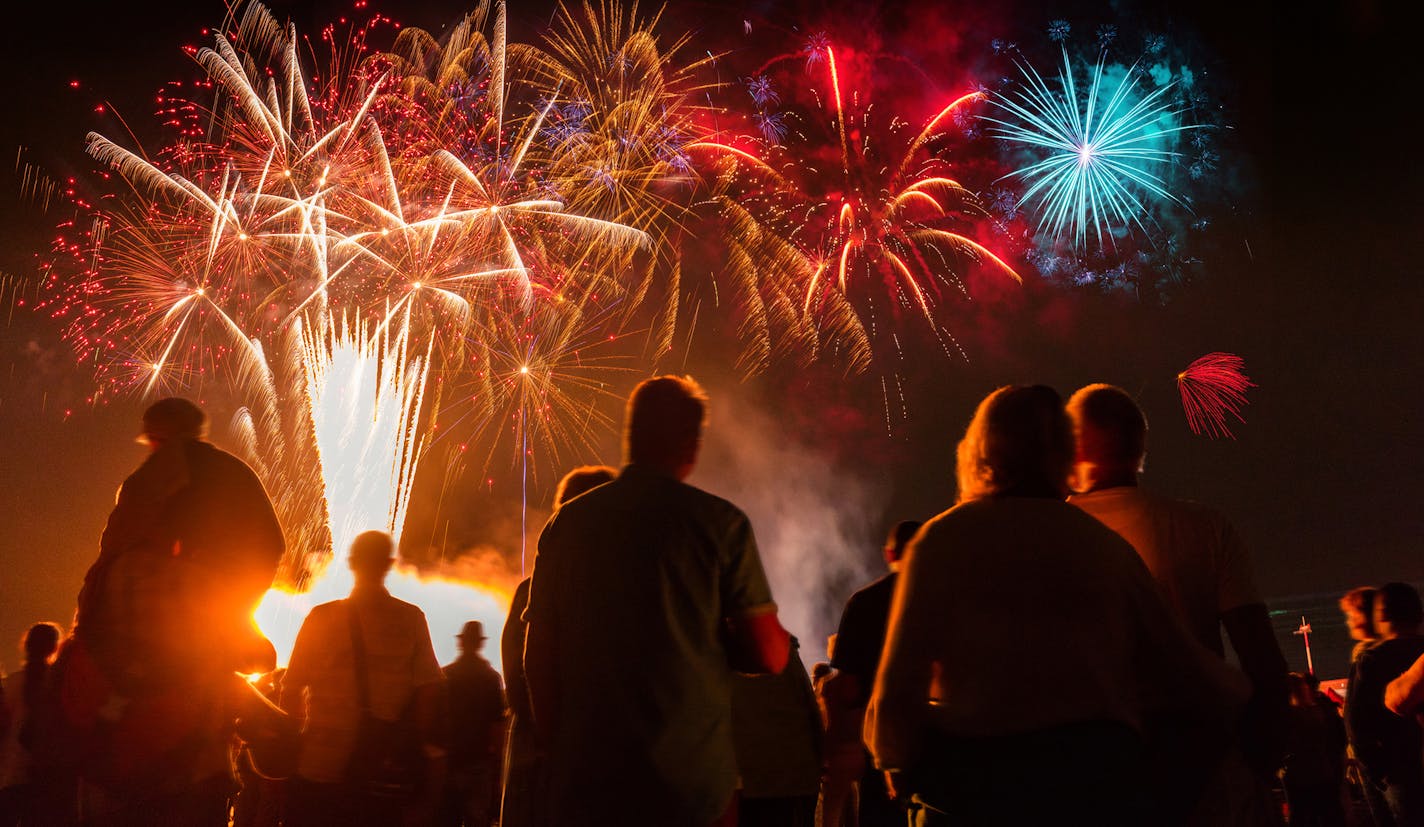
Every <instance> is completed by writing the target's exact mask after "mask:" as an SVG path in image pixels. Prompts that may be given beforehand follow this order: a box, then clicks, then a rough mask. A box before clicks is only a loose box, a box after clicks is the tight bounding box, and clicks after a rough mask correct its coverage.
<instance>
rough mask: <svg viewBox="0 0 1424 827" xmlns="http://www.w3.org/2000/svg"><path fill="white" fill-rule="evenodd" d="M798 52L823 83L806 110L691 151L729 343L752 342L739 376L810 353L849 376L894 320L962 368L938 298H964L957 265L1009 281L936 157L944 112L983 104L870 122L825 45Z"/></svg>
mask: <svg viewBox="0 0 1424 827" xmlns="http://www.w3.org/2000/svg"><path fill="white" fill-rule="evenodd" d="M808 49H810V50H811V52H810V54H811V55H814V56H816V59H815V60H814V61H811V62H810V63H809V64H808V67H809V69H810V71H814V72H818V73H820V72H822V71H823V73H824V79H825V81H826V83H827V85H828V87H829V94H828V95H827V96H824V97H823V96H822V95H821V94H819V93H816V94H815V100H816V106H815V107H814V108H811V109H809V110H794V109H793V110H791V111H789V112H787V113H785V114H784V115H782V116H781V117H782V118H783V122H784V124H785V126H784V129H782V130H778V131H777V133H776V135H775V140H771V138H772V137H773V136H770V135H767V136H765V138H764V139H762V140H758V139H757V138H755V137H750V136H748V135H735V134H728V135H726V136H724V137H723V138H721V139H720V140H717V141H704V142H700V143H698V144H696V145H695V148H696V149H698V150H699V151H701V152H703V153H705V154H706V155H707V156H710V157H711V158H712V159H713V162H712V163H710V164H709V170H710V171H711V174H714V175H717V176H720V177H719V178H718V179H717V186H718V187H719V188H720V189H719V190H718V193H719V199H720V200H718V201H717V202H716V203H717V204H718V208H719V214H720V217H721V218H722V220H724V221H725V222H726V223H727V226H728V227H729V231H728V232H726V233H725V237H726V238H727V239H728V241H727V246H728V249H729V250H730V253H731V255H730V260H729V262H728V266H727V267H726V268H725V271H724V276H723V278H724V280H725V281H726V282H728V283H729V284H730V285H731V286H732V288H733V290H734V295H735V297H736V300H737V306H738V307H740V308H743V320H742V325H741V327H740V328H739V333H740V334H741V336H742V338H743V339H744V340H747V341H751V342H755V345H754V346H752V347H750V348H749V351H748V353H746V354H744V356H743V365H742V367H743V369H744V370H746V371H748V372H756V371H759V370H764V369H765V368H766V367H767V366H768V365H769V364H770V361H771V359H772V358H773V357H774V356H776V354H777V353H778V352H780V351H782V350H784V349H787V348H791V347H809V348H811V350H810V355H809V358H820V357H822V356H827V355H830V354H834V355H835V357H836V358H837V359H838V360H839V361H840V362H841V363H842V364H843V365H845V366H846V369H847V370H848V371H849V372H853V373H854V372H860V371H863V370H865V369H866V368H867V367H868V366H869V365H870V364H871V362H872V361H873V360H872V351H873V350H874V349H875V347H876V340H877V339H878V338H887V337H884V336H881V337H877V336H876V333H877V332H881V331H888V330H892V329H894V328H897V327H898V326H899V325H898V322H900V321H901V320H902V319H903V318H904V317H905V316H906V315H909V316H911V317H916V318H919V319H920V320H922V321H923V323H924V325H925V326H926V327H927V329H928V330H930V331H931V332H932V333H933V335H934V336H935V337H936V338H937V339H938V341H939V342H940V344H941V346H942V347H943V348H944V349H945V352H946V353H950V354H955V353H958V354H959V355H961V356H962V355H963V351H962V350H959V347H958V344H957V342H956V341H955V340H954V337H953V334H952V333H951V332H950V331H949V330H948V328H947V327H946V326H945V325H944V324H943V323H942V319H941V312H940V304H941V303H942V301H943V298H944V295H945V293H946V292H956V293H964V294H967V292H968V291H967V288H966V286H965V284H964V282H963V280H962V276H963V274H964V273H965V272H966V269H967V267H970V266H976V265H984V266H987V268H988V269H990V270H991V271H994V272H997V273H999V274H1002V275H1004V276H1006V277H1008V278H1010V279H1013V280H1015V281H1018V280H1019V276H1018V274H1017V273H1016V272H1015V271H1014V270H1013V268H1011V267H1010V266H1009V265H1008V264H1007V263H1006V262H1004V261H1003V260H1002V259H1001V258H999V257H998V256H997V255H995V254H994V253H993V252H991V251H990V250H989V249H988V248H987V247H986V246H985V245H983V244H981V243H980V242H978V241H976V240H975V239H974V238H972V237H971V235H970V234H969V232H968V230H969V229H970V228H972V227H973V226H975V224H976V223H978V222H983V221H985V220H986V219H987V217H988V214H987V212H986V211H985V210H984V209H983V207H982V206H981V205H980V204H979V201H978V199H977V198H976V197H975V196H974V194H973V193H972V192H970V191H969V190H968V189H967V188H965V187H964V186H963V185H961V184H960V183H959V182H958V181H957V180H956V179H955V177H954V174H953V170H952V169H951V167H950V164H949V163H948V162H947V161H946V160H945V157H944V154H943V152H942V151H940V150H941V149H942V147H943V142H944V140H945V139H946V137H947V135H948V134H949V133H950V132H951V131H952V129H951V126H952V124H953V123H954V119H955V116H956V114H958V113H960V112H962V111H963V110H965V109H967V108H970V107H972V106H974V105H976V104H978V103H979V102H980V101H981V100H982V99H983V97H984V96H983V94H982V93H978V92H971V93H968V94H963V95H960V96H957V97H955V98H953V99H952V100H951V101H950V102H949V103H948V104H946V105H944V106H942V107H941V108H940V109H939V110H938V111H937V112H936V113H935V114H934V115H933V116H932V117H931V118H930V119H929V120H928V121H926V122H924V123H923V125H921V126H919V127H912V126H911V124H910V122H909V121H907V120H906V119H904V118H902V117H900V116H898V115H895V114H893V113H892V114H890V116H889V117H888V122H886V121H885V120H884V119H877V118H875V117H873V116H872V111H873V109H874V105H873V104H872V103H870V102H869V95H868V94H866V93H865V92H863V91H861V90H860V89H859V88H858V87H857V85H856V84H855V82H854V76H855V74H856V73H855V72H854V71H852V68H851V67H850V66H849V65H848V64H847V62H846V61H845V60H844V58H843V55H842V53H841V52H840V51H838V50H837V48H836V47H834V46H833V45H831V44H830V43H829V42H824V43H822V42H820V41H817V42H816V45H815V46H814V48H813V47H810V46H808ZM758 77H764V75H761V74H759V75H758ZM759 114H760V115H762V116H764V115H765V114H766V113H759ZM757 123H758V124H759V125H760V126H765V124H763V123H761V122H760V121H758V122H757ZM793 123H794V124H795V126H794V127H793V126H790V124H793ZM762 131H763V132H764V130H762ZM783 138H784V139H785V140H784V141H783V140H782V139H783Z"/></svg>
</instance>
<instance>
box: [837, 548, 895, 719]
mask: <svg viewBox="0 0 1424 827" xmlns="http://www.w3.org/2000/svg"><path fill="white" fill-rule="evenodd" d="M896 579H897V575H896V574H895V572H893V571H892V572H890V573H889V574H887V575H885V576H884V577H882V578H880V579H879V580H876V581H875V582H874V583H871V584H870V585H869V586H866V587H865V588H863V589H861V590H860V591H858V592H856V593H855V594H853V595H851V596H850V599H849V600H847V601H846V605H845V611H843V612H842V613H841V625H840V628H839V629H837V630H836V645H835V651H834V652H832V653H831V666H834V667H835V668H836V669H838V670H840V671H842V672H845V673H847V674H850V675H854V676H855V677H856V680H857V681H858V682H859V683H860V696H859V698H857V702H858V703H859V704H860V705H864V704H865V703H866V702H867V701H869V700H870V690H871V689H872V687H873V685H874V684H875V672H876V670H878V669H879V668H880V652H881V650H882V649H884V648H885V628H886V626H887V625H888V624H889V622H890V602H891V601H892V600H893V599H894V598H895V581H896Z"/></svg>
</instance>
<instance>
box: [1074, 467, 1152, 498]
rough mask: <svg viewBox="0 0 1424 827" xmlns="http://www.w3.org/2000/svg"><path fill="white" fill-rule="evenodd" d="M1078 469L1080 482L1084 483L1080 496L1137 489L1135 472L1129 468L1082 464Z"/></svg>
mask: <svg viewBox="0 0 1424 827" xmlns="http://www.w3.org/2000/svg"><path fill="white" fill-rule="evenodd" d="M1079 468H1080V471H1079V475H1080V480H1081V481H1082V482H1084V483H1086V485H1085V486H1084V487H1082V488H1081V489H1080V490H1079V492H1078V493H1080V494H1091V493H1092V492H1094V491H1102V490H1104V489H1108V488H1136V487H1137V472H1136V471H1134V470H1132V469H1131V468H1114V467H1112V466H1107V465H1093V464H1091V463H1083V464H1082V465H1080V466H1079Z"/></svg>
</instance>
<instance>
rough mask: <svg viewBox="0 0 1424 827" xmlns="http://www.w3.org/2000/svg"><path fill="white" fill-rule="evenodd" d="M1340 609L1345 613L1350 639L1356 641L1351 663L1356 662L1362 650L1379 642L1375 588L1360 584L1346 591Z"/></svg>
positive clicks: (1351, 652) (1341, 599)
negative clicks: (1376, 625) (1376, 626)
mask: <svg viewBox="0 0 1424 827" xmlns="http://www.w3.org/2000/svg"><path fill="white" fill-rule="evenodd" d="M1340 611H1341V612H1342V613H1343V614H1344V615H1345V626H1346V627H1347V628H1349V630H1350V639H1351V640H1354V641H1355V648H1354V649H1353V650H1351V651H1350V663H1354V662H1355V661H1357V660H1359V659H1360V653H1361V652H1363V651H1365V650H1366V649H1368V648H1370V647H1371V646H1373V645H1375V644H1376V643H1378V642H1379V632H1377V631H1375V589H1374V588H1372V587H1370V586H1360V587H1359V588H1356V589H1350V590H1349V591H1348V592H1345V596H1344V597H1341V598H1340Z"/></svg>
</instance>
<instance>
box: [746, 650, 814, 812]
mask: <svg viewBox="0 0 1424 827" xmlns="http://www.w3.org/2000/svg"><path fill="white" fill-rule="evenodd" d="M732 742H733V744H734V745H735V747H736V753H737V772H738V774H739V775H740V776H741V789H740V791H739V793H738V798H737V827H814V825H815V822H816V797H817V795H818V794H819V793H820V789H821V743H822V731H821V714H820V710H819V709H817V708H816V695H815V690H813V689H812V688H811V678H810V677H809V676H807V674H806V667H805V665H804V664H802V663H801V657H800V654H799V653H798V652H797V643H796V639H795V638H792V639H791V657H790V658H788V659H787V661H786V668H785V669H783V670H781V674H779V675H741V674H737V675H733V676H732Z"/></svg>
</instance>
